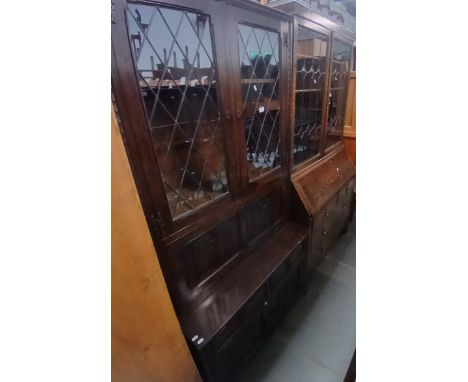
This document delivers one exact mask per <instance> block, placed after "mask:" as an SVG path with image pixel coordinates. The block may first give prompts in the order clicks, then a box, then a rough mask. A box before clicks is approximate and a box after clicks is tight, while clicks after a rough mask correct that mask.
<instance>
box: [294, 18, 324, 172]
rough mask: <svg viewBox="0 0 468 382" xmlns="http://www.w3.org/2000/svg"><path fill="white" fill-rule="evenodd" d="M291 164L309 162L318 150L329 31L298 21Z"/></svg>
mask: <svg viewBox="0 0 468 382" xmlns="http://www.w3.org/2000/svg"><path fill="white" fill-rule="evenodd" d="M295 28H296V29H295V36H296V37H295V49H294V57H295V60H294V62H293V73H294V76H293V79H294V100H293V102H294V117H293V122H292V123H293V138H292V142H293V145H292V163H293V166H294V167H296V168H297V167H298V166H299V165H301V164H303V163H304V164H306V163H310V162H311V160H313V159H315V158H318V157H319V156H320V153H321V140H322V136H323V135H322V134H323V133H322V131H323V130H324V129H323V126H324V124H325V121H326V119H325V118H326V112H327V107H326V106H327V88H328V78H329V70H328V66H329V52H330V32H329V31H328V30H327V29H325V28H323V27H320V26H319V25H316V24H314V23H311V22H307V21H305V20H301V21H300V23H298V22H296V25H295Z"/></svg>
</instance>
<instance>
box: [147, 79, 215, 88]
mask: <svg viewBox="0 0 468 382" xmlns="http://www.w3.org/2000/svg"><path fill="white" fill-rule="evenodd" d="M215 83H216V81H213V82H212V84H215ZM187 85H188V86H191V87H195V86H208V85H210V84H209V83H208V81H203V82H202V83H200V82H198V80H195V81H189V83H187V82H186V81H182V80H175V81H173V80H163V81H162V82H161V81H160V80H159V79H156V80H147V81H146V82H145V81H143V80H140V87H141V88H159V87H161V88H166V89H171V88H173V87H176V86H180V87H182V86H187Z"/></svg>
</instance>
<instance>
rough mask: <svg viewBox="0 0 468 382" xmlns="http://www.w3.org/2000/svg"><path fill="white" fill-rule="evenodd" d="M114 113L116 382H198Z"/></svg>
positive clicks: (113, 203) (114, 348)
mask: <svg viewBox="0 0 468 382" xmlns="http://www.w3.org/2000/svg"><path fill="white" fill-rule="evenodd" d="M200 380H201V379H200V377H199V374H198V371H197V369H196V367H195V364H194V362H193V360H192V358H191V356H190V352H189V350H188V347H187V344H186V342H185V339H184V337H183V335H182V331H181V329H180V326H179V322H178V321H177V318H176V315H175V312H174V309H173V307H172V305H171V301H170V299H169V295H168V292H167V289H166V284H165V282H164V279H163V276H162V273H161V269H160V266H159V262H158V259H157V257H156V252H155V249H154V247H153V244H152V241H151V237H150V234H149V231H148V227H147V225H146V221H145V218H144V215H143V211H142V208H141V205H140V201H139V198H138V194H137V191H136V187H135V184H134V180H133V178H132V174H131V171H130V167H129V163H128V159H127V156H126V153H125V150H124V147H123V142H122V138H121V136H120V132H119V129H118V127H117V123H116V120H115V114H114V112H113V111H112V381H113V382H134V381H138V382H146V381H147V382H150V381H151V382H152V381H164V382H179V381H188V382H190V381H200Z"/></svg>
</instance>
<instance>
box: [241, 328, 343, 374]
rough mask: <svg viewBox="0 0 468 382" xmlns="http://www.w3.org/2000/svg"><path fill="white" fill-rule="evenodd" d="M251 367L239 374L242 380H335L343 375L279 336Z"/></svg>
mask: <svg viewBox="0 0 468 382" xmlns="http://www.w3.org/2000/svg"><path fill="white" fill-rule="evenodd" d="M249 366H250V367H249V368H248V369H246V370H245V371H244V373H243V374H242V375H241V376H240V378H239V381H240V382H283V381H288V382H336V381H338V380H339V378H340V375H339V374H338V373H336V372H334V371H333V370H331V369H329V368H327V367H326V366H324V365H321V364H320V363H317V362H315V361H314V360H312V359H311V358H310V357H308V356H307V355H304V354H302V353H301V350H300V349H298V348H296V346H295V345H294V344H293V343H291V342H289V341H285V340H283V339H281V338H280V337H278V336H276V335H275V336H273V337H272V338H271V340H270V341H268V342H267V343H266V344H265V347H264V349H263V351H262V352H261V353H259V354H258V355H257V356H256V357H254V358H253V359H252V360H251V362H250V365H249Z"/></svg>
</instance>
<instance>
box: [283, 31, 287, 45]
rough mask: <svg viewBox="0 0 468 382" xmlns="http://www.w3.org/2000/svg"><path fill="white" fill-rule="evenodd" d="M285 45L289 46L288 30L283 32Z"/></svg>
mask: <svg viewBox="0 0 468 382" xmlns="http://www.w3.org/2000/svg"><path fill="white" fill-rule="evenodd" d="M283 46H285V47H286V48H287V47H288V32H283Z"/></svg>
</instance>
